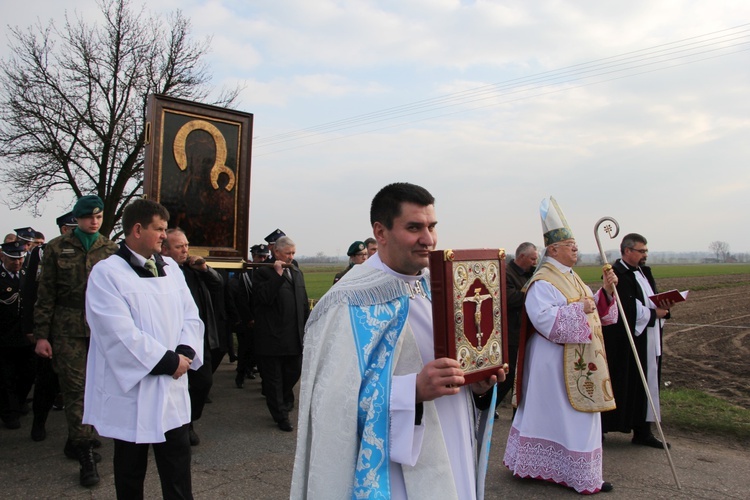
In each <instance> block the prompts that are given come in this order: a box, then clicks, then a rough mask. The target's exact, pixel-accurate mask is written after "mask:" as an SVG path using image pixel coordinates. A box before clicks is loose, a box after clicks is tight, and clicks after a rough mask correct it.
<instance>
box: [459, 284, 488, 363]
mask: <svg viewBox="0 0 750 500" xmlns="http://www.w3.org/2000/svg"><path fill="white" fill-rule="evenodd" d="M481 291H482V289H481V288H475V289H474V296H473V297H467V298H465V299H464V302H473V303H474V324H475V325H476V327H477V349H481V348H482V336H483V335H482V302H484V301H485V300H487V299H489V298H491V297H492V295H490V294H485V295H480V294H479V292H481Z"/></svg>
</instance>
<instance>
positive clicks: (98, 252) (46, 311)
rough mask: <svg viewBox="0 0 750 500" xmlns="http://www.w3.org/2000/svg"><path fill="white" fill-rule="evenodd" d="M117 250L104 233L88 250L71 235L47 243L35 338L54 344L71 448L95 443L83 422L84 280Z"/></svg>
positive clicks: (36, 315) (87, 340) (84, 354)
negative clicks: (89, 442) (90, 441)
mask: <svg viewBox="0 0 750 500" xmlns="http://www.w3.org/2000/svg"><path fill="white" fill-rule="evenodd" d="M116 251H117V245H116V244H115V243H113V242H112V241H110V240H109V239H108V238H106V237H104V236H101V235H100V236H99V238H98V239H97V240H96V241H95V242H94V244H93V245H91V248H90V249H89V251H88V252H87V251H86V250H85V248H84V246H83V243H81V240H79V239H78V237H77V236H75V232H74V231H71V232H69V233H68V234H65V235H62V236H58V237H57V238H55V239H53V240H52V241H50V242H49V243H47V246H46V248H45V250H44V256H43V257H42V274H41V276H40V277H39V290H38V294H37V302H36V306H35V308H34V315H35V319H34V326H35V329H34V336H35V337H36V338H37V339H47V340H48V341H49V342H50V344H52V366H53V367H54V369H55V371H56V372H57V374H58V377H59V379H60V391H61V392H62V395H63V401H64V403H65V417H66V418H67V420H68V439H70V441H71V443H72V444H73V445H77V444H80V443H83V442H85V441H88V440H90V439H91V427H90V426H88V425H83V424H82V423H81V420H82V418H83V391H84V387H85V385H86V355H87V352H88V344H89V335H90V332H89V328H88V325H87V324H86V320H85V318H84V311H85V307H84V299H85V296H86V282H87V280H88V277H89V273H90V272H91V268H92V267H94V264H96V263H97V262H99V261H101V260H104V259H106V258H107V257H109V256H110V255H112V254H114V253H115V252H116Z"/></svg>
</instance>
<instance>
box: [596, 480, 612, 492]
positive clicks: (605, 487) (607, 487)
mask: <svg viewBox="0 0 750 500" xmlns="http://www.w3.org/2000/svg"><path fill="white" fill-rule="evenodd" d="M614 489H615V487H614V486H612V483H608V482H607V481H604V482H603V483H602V487H601V488H600V489H599V491H601V492H602V493H609V492H610V491H612V490H614Z"/></svg>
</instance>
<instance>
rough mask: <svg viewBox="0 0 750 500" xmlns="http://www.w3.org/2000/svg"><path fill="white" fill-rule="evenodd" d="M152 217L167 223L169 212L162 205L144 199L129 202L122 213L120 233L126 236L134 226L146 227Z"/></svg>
mask: <svg viewBox="0 0 750 500" xmlns="http://www.w3.org/2000/svg"><path fill="white" fill-rule="evenodd" d="M154 217H159V218H161V219H163V220H165V221H168V220H169V211H168V210H167V209H166V208H164V205H161V204H159V203H156V202H155V201H152V200H147V199H145V198H138V199H137V200H134V201H131V202H130V203H129V204H128V205H127V206H126V207H125V209H124V210H123V211H122V231H123V232H124V233H125V236H127V235H129V234H130V232H131V231H132V230H133V227H134V226H135V225H136V224H140V225H141V226H144V227H145V226H148V225H149V224H151V222H152V221H153V220H154Z"/></svg>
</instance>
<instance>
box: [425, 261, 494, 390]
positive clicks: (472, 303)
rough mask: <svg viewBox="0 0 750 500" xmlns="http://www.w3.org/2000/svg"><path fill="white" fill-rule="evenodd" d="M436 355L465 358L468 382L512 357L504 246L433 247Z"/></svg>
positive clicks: (481, 378)
mask: <svg viewBox="0 0 750 500" xmlns="http://www.w3.org/2000/svg"><path fill="white" fill-rule="evenodd" d="M430 281H431V287H432V319H433V330H434V335H435V358H453V359H456V360H458V362H459V363H460V364H461V369H462V370H463V371H464V374H465V379H466V383H467V384H468V383H472V382H476V381H479V380H484V379H486V378H489V377H490V376H491V375H493V374H494V373H497V370H498V369H499V368H501V367H503V365H504V364H505V363H507V359H508V341H507V338H506V332H507V331H508V320H507V316H506V314H507V306H506V300H505V250H503V249H477V250H435V251H433V252H430Z"/></svg>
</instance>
